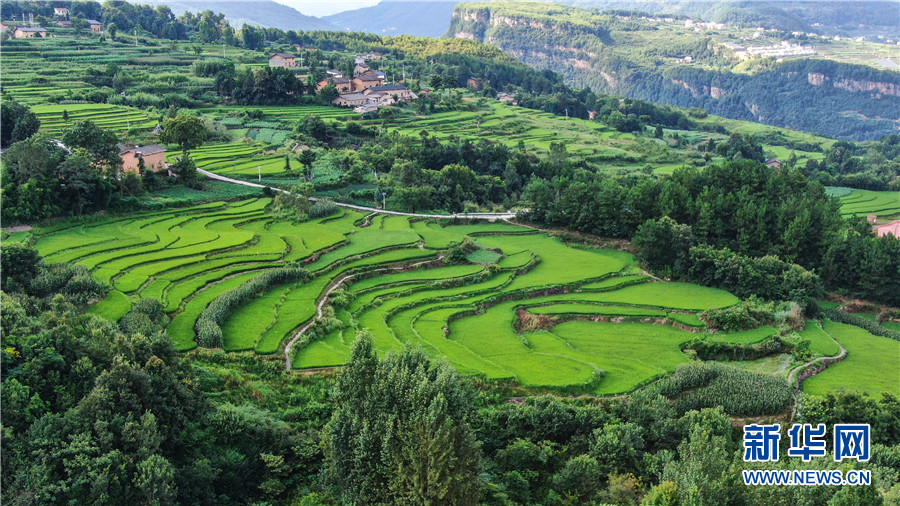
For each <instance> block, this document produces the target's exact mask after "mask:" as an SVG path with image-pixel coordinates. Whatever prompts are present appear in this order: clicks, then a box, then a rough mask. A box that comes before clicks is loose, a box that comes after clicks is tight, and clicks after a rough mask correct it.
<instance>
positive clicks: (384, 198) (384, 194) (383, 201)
mask: <svg viewBox="0 0 900 506" xmlns="http://www.w3.org/2000/svg"><path fill="white" fill-rule="evenodd" d="M381 208H382V209H384V210H385V211H387V192H381Z"/></svg>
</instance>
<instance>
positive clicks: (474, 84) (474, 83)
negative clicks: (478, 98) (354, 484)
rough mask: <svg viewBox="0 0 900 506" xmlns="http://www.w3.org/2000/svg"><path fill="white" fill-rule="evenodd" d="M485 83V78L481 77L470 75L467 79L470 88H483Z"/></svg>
mask: <svg viewBox="0 0 900 506" xmlns="http://www.w3.org/2000/svg"><path fill="white" fill-rule="evenodd" d="M483 85H484V79H481V78H479V77H470V78H468V79H466V86H467V87H469V88H481V87H482V86H483Z"/></svg>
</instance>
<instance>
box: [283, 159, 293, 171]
mask: <svg viewBox="0 0 900 506" xmlns="http://www.w3.org/2000/svg"><path fill="white" fill-rule="evenodd" d="M291 170H293V169H291V157H290V155H284V171H285V172H287V173H290V172H291Z"/></svg>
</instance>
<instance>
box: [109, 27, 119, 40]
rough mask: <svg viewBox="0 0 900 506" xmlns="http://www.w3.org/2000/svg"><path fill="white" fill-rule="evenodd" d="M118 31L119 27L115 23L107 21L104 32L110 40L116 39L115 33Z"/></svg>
mask: <svg viewBox="0 0 900 506" xmlns="http://www.w3.org/2000/svg"><path fill="white" fill-rule="evenodd" d="M118 32H119V27H118V26H116V24H115V23H109V24H107V25H106V34H107V35H109V38H110V40H113V41H115V40H116V34H117V33H118Z"/></svg>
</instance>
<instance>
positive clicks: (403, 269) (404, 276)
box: [26, 145, 740, 394]
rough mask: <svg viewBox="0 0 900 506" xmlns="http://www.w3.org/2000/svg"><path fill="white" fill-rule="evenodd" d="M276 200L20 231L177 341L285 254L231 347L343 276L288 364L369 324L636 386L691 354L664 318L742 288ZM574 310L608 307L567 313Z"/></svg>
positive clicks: (498, 370) (686, 335) (459, 349)
mask: <svg viewBox="0 0 900 506" xmlns="http://www.w3.org/2000/svg"><path fill="white" fill-rule="evenodd" d="M240 149H244V150H252V149H258V148H257V146H254V145H233V146H220V148H219V149H209V150H206V151H202V150H198V151H197V157H198V159H199V160H201V161H202V162H201V163H210V164H214V163H218V162H219V161H221V160H222V159H224V158H225V157H226V156H227V153H228V151H229V150H240ZM270 202H271V201H270V199H268V198H250V199H244V200H239V201H233V202H225V201H215V202H210V203H206V204H201V205H195V206H191V207H186V208H180V209H172V210H166V211H157V212H146V213H139V214H134V215H129V216H121V217H115V218H107V219H101V220H93V221H90V222H77V221H74V220H73V221H72V222H69V223H63V224H59V225H54V226H52V227H48V228H46V229H39V228H38V229H35V230H33V231H32V233H31V237H30V238H26V240H31V241H32V242H33V243H34V245H35V247H36V248H37V249H38V251H39V252H40V253H41V254H42V255H44V256H45V258H46V260H47V261H48V262H56V261H61V262H75V263H80V264H82V265H84V266H86V267H88V268H89V269H91V271H92V273H93V274H94V276H95V277H97V278H98V279H100V280H102V281H104V282H106V283H108V284H109V285H110V286H111V287H112V290H110V291H109V293H108V294H107V296H106V298H104V299H103V300H102V301H100V302H98V303H97V304H96V305H94V306H92V308H91V310H90V311H91V312H92V313H94V314H97V315H100V316H103V317H105V318H108V319H110V320H117V319H119V318H121V317H122V316H123V315H124V314H125V313H127V312H128V310H129V309H130V307H131V305H132V304H133V303H134V302H135V301H137V300H138V299H141V298H155V299H158V300H160V301H161V302H162V304H163V307H164V308H165V310H166V311H167V312H168V313H169V315H170V316H171V323H170V324H169V325H168V328H167V332H168V334H169V335H170V336H171V337H172V339H173V340H174V341H175V343H176V345H177V346H178V348H179V349H181V350H189V349H192V348H194V347H196V346H197V342H196V331H195V329H194V326H195V323H196V321H197V319H198V317H199V316H200V314H201V313H202V312H203V310H204V309H205V308H206V307H207V306H208V305H209V304H210V303H211V302H212V301H213V300H214V299H215V298H216V297H218V296H220V295H222V294H224V293H225V292H227V291H229V290H232V289H234V288H236V287H238V286H240V285H241V284H243V283H246V282H247V281H249V280H250V279H252V278H253V277H255V276H257V275H258V274H260V273H262V272H265V271H266V270H268V269H272V268H276V267H280V266H285V265H287V264H288V263H292V264H299V265H303V266H305V267H306V268H307V269H308V270H309V271H310V273H311V276H312V277H311V278H310V279H309V280H307V281H305V282H301V283H287V284H283V285H278V286H274V287H272V288H271V289H268V290H267V291H264V292H263V293H260V294H257V295H256V296H255V297H253V298H251V299H250V300H249V301H247V302H246V303H244V304H243V305H242V306H241V307H239V308H238V309H237V310H236V311H234V312H233V313H231V314H229V315H228V316H227V317H226V319H225V321H224V324H223V325H222V330H223V337H224V348H225V349H226V350H228V351H254V352H256V353H260V354H273V353H278V352H279V351H280V350H283V348H284V345H285V343H286V342H287V341H288V340H290V339H291V338H292V337H293V336H294V335H295V333H296V331H297V329H299V328H300V327H302V326H304V325H305V324H306V323H308V322H310V321H311V320H312V319H314V318H315V317H316V314H317V310H316V308H317V305H318V303H319V302H320V301H323V300H326V299H325V298H326V295H327V294H328V293H331V291H332V290H334V289H338V288H341V289H343V291H342V292H340V293H343V294H346V295H345V296H343V297H344V298H343V299H342V300H344V302H343V305H341V306H339V307H336V308H334V311H333V312H329V311H330V310H329V311H326V313H328V314H333V315H334V317H333V318H331V319H330V320H329V322H330V323H329V325H328V326H327V327H321V328H319V327H314V328H313V330H311V331H310V333H311V334H310V335H308V336H304V339H301V340H300V341H298V344H297V345H295V347H294V348H293V352H292V357H291V358H292V363H293V366H294V367H295V368H319V367H329V366H337V365H341V364H343V363H344V362H345V361H346V360H347V357H348V356H349V352H350V348H351V346H352V344H353V341H354V340H355V338H356V333H357V331H358V330H362V329H367V330H368V331H369V332H371V333H372V335H373V337H374V342H375V344H376V346H377V349H378V351H379V352H386V351H388V350H392V349H399V348H402V347H403V346H407V345H412V346H421V347H422V348H423V349H425V350H426V351H428V352H429V353H431V354H433V355H434V356H435V357H441V358H444V359H446V360H448V361H449V362H450V363H452V364H453V365H455V366H456V367H457V368H458V369H459V370H460V371H462V372H463V373H465V374H470V375H478V376H483V377H485V378H491V379H503V380H514V381H516V382H518V383H520V384H522V385H526V386H534V387H549V388H563V389H575V390H578V391H584V392H593V393H598V394H612V393H619V392H624V391H628V390H631V389H633V388H635V387H636V386H638V385H640V384H641V383H643V382H645V381H648V380H649V379H652V378H654V377H656V376H658V375H660V374H665V373H667V372H668V371H671V370H672V369H673V368H674V367H675V366H677V365H678V364H680V363H682V362H685V361H687V360H689V359H688V357H687V355H685V354H683V353H682V352H681V349H680V345H681V344H682V343H685V342H687V341H689V340H691V339H692V338H694V337H696V335H697V334H696V333H695V332H689V331H687V330H681V328H676V327H674V326H672V325H671V324H672V323H681V324H682V325H687V326H688V327H689V326H690V325H692V324H693V325H695V326H697V327H698V328H703V325H702V322H700V321H699V320H698V319H697V318H696V314H695V313H696V312H698V311H702V310H705V309H709V308H713V307H724V306H728V305H731V304H734V303H735V302H736V301H737V299H736V298H735V297H734V296H733V295H731V294H729V293H727V292H723V291H721V290H715V289H710V288H704V287H699V286H695V285H689V284H684V283H663V282H652V280H651V279H650V278H648V277H646V276H641V275H634V274H632V273H633V272H634V268H635V261H634V258H633V257H632V256H631V255H630V254H628V253H624V252H621V251H614V250H605V249H583V248H574V247H570V246H568V245H566V244H564V243H562V242H560V241H559V240H557V239H554V238H552V237H550V236H548V235H545V234H543V233H540V232H538V231H535V230H533V229H530V228H526V227H521V226H518V225H515V224H511V223H505V222H497V223H480V224H466V225H447V226H442V225H441V224H439V223H436V222H433V221H421V220H418V221H412V222H410V220H409V219H408V218H407V217H403V216H373V217H371V218H370V219H369V220H364V219H363V218H364V217H363V215H362V214H360V213H356V212H352V211H346V210H342V211H341V212H340V213H339V214H336V215H333V216H330V217H328V218H323V219H317V220H311V221H308V222H304V223H297V224H295V223H289V222H284V221H277V220H275V219H274V218H273V217H272V216H271V215H270V214H268V212H267V210H266V209H267V206H268V205H269V203H270ZM364 224H365V225H366V226H362V225H364ZM466 237H469V238H470V240H471V241H473V242H474V243H475V244H477V245H479V246H480V247H481V248H482V249H479V250H476V251H475V252H474V253H471V254H470V255H469V258H468V259H467V261H466V262H464V263H462V264H456V265H448V264H446V263H445V261H444V260H443V255H444V253H445V252H446V250H447V249H448V248H449V247H451V246H452V245H454V244H459V243H461V242H463V241H464V240H465V238H466ZM339 281H340V282H341V283H340V284H337V283H338V282H339ZM327 300H331V299H330V298H328V299H327ZM523 305H524V306H525V309H526V310H527V311H528V312H530V313H531V314H532V315H543V316H545V317H551V318H556V319H561V320H560V321H559V322H558V325H556V326H554V327H553V328H552V329H549V330H529V331H519V330H516V329H517V328H520V327H517V325H516V323H515V321H516V318H518V316H517V314H518V313H517V312H518V311H519V308H521V307H523ZM579 316H580V317H585V316H587V317H593V316H603V317H606V318H607V319H610V318H611V319H612V320H611V322H607V323H602V322H601V323H597V322H570V321H567V320H568V319H572V318H574V317H579ZM618 318H622V319H624V320H625V321H624V322H622V321H621V320H619V319H618ZM576 319H577V318H576ZM685 322H686V323H685ZM683 328H685V327H683ZM716 338H727V336H716ZM734 339H735V340H737V341H739V340H740V337H739V336H735V337H734ZM614 350H618V351H614ZM636 350H640V352H639V353H637V351H636ZM654 357H656V358H654Z"/></svg>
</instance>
